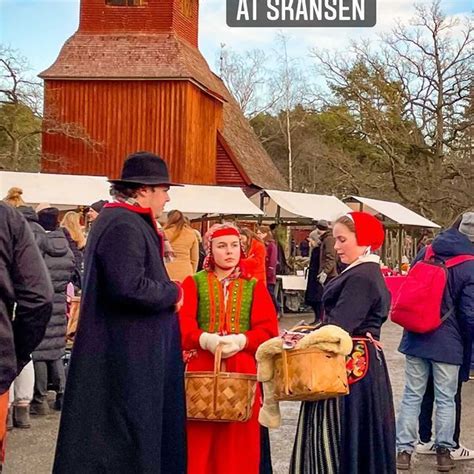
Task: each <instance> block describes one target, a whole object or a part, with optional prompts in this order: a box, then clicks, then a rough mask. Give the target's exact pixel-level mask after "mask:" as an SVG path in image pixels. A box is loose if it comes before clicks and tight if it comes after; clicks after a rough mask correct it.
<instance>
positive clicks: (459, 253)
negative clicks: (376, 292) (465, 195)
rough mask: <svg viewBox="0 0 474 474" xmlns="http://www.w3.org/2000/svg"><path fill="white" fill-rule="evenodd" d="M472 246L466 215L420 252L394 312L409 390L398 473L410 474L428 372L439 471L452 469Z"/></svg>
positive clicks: (467, 352) (473, 309)
mask: <svg viewBox="0 0 474 474" xmlns="http://www.w3.org/2000/svg"><path fill="white" fill-rule="evenodd" d="M473 243H474V213H473V212H467V213H465V214H463V216H462V218H461V222H460V225H459V228H455V227H453V228H450V229H448V230H446V231H445V232H442V233H441V234H439V235H438V236H437V237H436V238H435V239H434V240H433V243H432V245H431V246H427V247H426V248H424V249H422V250H421V251H420V253H419V255H418V256H417V258H416V259H415V262H414V265H413V266H412V268H411V270H410V273H409V274H408V276H407V279H406V281H405V283H404V285H403V286H402V287H401V288H400V293H399V296H398V298H397V301H395V303H394V305H393V308H392V320H393V321H394V322H397V323H398V324H400V325H402V326H403V327H404V328H405V331H404V333H403V337H402V340H401V343H400V346H399V351H400V352H401V353H403V354H405V356H406V367H405V374H406V375H405V376H406V381H405V390H404V393H403V397H402V401H401V404H400V410H399V415H398V419H397V468H398V469H400V470H409V469H410V465H411V456H412V453H413V451H414V449H415V444H416V441H417V424H418V415H419V413H420V408H421V403H422V400H423V395H424V393H425V390H426V385H427V382H428V378H429V374H430V371H432V374H433V383H434V398H435V403H436V415H435V416H436V422H435V425H436V438H435V447H436V458H437V470H438V471H439V472H448V471H449V470H451V469H452V468H453V467H454V460H453V457H452V455H451V450H452V449H455V448H456V443H455V442H454V440H453V435H454V430H455V417H456V408H455V395H456V392H457V389H458V379H459V376H460V368H461V366H462V367H463V368H464V366H465V365H466V361H467V360H470V358H471V338H470V334H471V333H472V332H473V331H474V245H473ZM410 305H411V309H412V311H410ZM466 336H467V337H466ZM462 376H463V372H461V377H462Z"/></svg>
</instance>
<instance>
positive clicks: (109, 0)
mask: <svg viewBox="0 0 474 474" xmlns="http://www.w3.org/2000/svg"><path fill="white" fill-rule="evenodd" d="M105 4H106V5H110V6H112V7H139V6H142V5H146V0H105Z"/></svg>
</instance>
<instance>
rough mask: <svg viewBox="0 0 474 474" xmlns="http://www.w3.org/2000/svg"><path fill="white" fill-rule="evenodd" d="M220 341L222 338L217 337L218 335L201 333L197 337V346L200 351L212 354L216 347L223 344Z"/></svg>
mask: <svg viewBox="0 0 474 474" xmlns="http://www.w3.org/2000/svg"><path fill="white" fill-rule="evenodd" d="M221 339H222V336H219V334H214V333H210V332H203V333H202V334H201V335H200V336H199V345H200V346H201V349H203V350H205V351H209V352H211V353H212V354H214V353H215V352H216V349H217V346H218V345H219V344H220V343H221V342H223V341H221Z"/></svg>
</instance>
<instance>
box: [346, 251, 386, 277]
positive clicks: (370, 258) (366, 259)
mask: <svg viewBox="0 0 474 474" xmlns="http://www.w3.org/2000/svg"><path fill="white" fill-rule="evenodd" d="M362 263H378V264H380V257H379V256H378V255H375V254H373V253H369V254H368V255H362V256H360V257H359V258H358V259H357V260H356V261H355V262H352V263H351V264H350V265H349V266H348V267H347V268H345V269H344V270H343V271H342V272H341V274H342V273H344V272H347V270H349V269H351V268H354V267H356V266H357V265H361V264H362Z"/></svg>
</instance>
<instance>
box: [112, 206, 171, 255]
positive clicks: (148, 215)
mask: <svg viewBox="0 0 474 474" xmlns="http://www.w3.org/2000/svg"><path fill="white" fill-rule="evenodd" d="M104 208H109V209H110V208H122V209H127V211H131V212H134V213H135V214H140V215H142V216H143V217H145V219H147V220H148V221H149V224H150V225H151V226H152V227H153V229H154V230H155V232H156V233H157V234H158V237H159V238H160V243H161V254H162V256H163V255H164V247H163V240H164V239H163V232H162V231H161V230H160V229H159V228H158V224H157V223H156V219H155V216H154V215H153V211H152V210H151V208H149V207H140V206H133V205H131V204H127V203H126V202H109V203H108V204H106V205H105V206H104Z"/></svg>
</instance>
